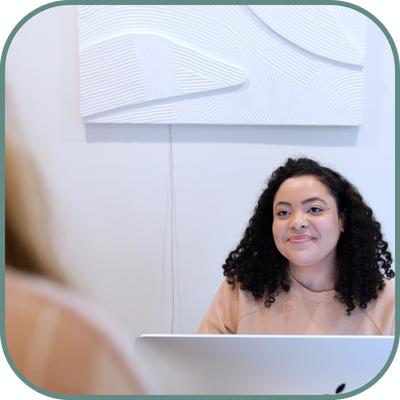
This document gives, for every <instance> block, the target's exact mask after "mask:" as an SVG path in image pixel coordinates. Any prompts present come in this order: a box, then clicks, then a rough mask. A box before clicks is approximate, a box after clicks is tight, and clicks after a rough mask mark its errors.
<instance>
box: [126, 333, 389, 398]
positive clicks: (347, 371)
mask: <svg viewBox="0 0 400 400" xmlns="http://www.w3.org/2000/svg"><path fill="white" fill-rule="evenodd" d="M393 343H394V336H309V335H204V334H202V335H191V334H190V335H189V334H152V335H149V334H146V335H140V336H139V337H138V338H137V339H136V340H135V343H134V351H135V353H134V354H135V361H136V362H137V363H138V364H139V365H140V366H141V367H142V369H143V370H144V372H145V373H146V374H147V379H149V380H150V381H152V384H153V385H155V386H156V387H157V389H156V392H157V393H156V394H166V395H324V394H335V393H348V392H351V391H353V390H356V389H359V388H361V387H362V386H364V385H365V384H367V383H369V382H370V381H371V380H372V379H373V378H374V377H375V376H376V375H377V374H378V373H379V372H380V371H381V370H382V368H383V367H384V366H385V364H386V362H387V361H388V358H389V356H390V354H391V351H392V347H393Z"/></svg>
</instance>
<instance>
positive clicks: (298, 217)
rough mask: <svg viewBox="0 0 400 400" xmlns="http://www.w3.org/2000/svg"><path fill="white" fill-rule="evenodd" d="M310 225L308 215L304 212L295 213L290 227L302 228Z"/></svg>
mask: <svg viewBox="0 0 400 400" xmlns="http://www.w3.org/2000/svg"><path fill="white" fill-rule="evenodd" d="M307 227H308V219H307V215H305V214H304V213H297V214H294V215H293V219H292V220H291V221H290V229H293V230H300V229H305V228H307Z"/></svg>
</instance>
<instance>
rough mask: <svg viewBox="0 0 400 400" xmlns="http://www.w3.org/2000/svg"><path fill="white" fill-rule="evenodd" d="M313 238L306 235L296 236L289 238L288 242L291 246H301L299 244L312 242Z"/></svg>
mask: <svg viewBox="0 0 400 400" xmlns="http://www.w3.org/2000/svg"><path fill="white" fill-rule="evenodd" d="M313 239H314V238H313V237H312V236H308V235H297V236H291V237H290V238H289V239H288V241H289V242H290V243H293V244H301V243H306V242H309V241H311V240H313Z"/></svg>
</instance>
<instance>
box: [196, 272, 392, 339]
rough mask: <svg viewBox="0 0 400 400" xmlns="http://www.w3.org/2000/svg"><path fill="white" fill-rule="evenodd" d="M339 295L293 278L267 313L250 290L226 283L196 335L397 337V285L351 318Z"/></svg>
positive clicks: (385, 291)
mask: <svg viewBox="0 0 400 400" xmlns="http://www.w3.org/2000/svg"><path fill="white" fill-rule="evenodd" d="M335 294H336V292H335V291H334V290H328V291H324V292H313V291H311V290H309V289H307V288H305V287H304V286H302V285H301V284H300V283H299V282H297V281H295V280H294V279H292V281H291V283H290V291H289V292H287V293H286V292H284V293H281V294H280V295H279V296H278V297H277V298H276V301H275V303H273V304H272V305H271V307H269V308H267V307H265V305H264V301H265V300H264V299H260V300H256V299H255V298H254V297H253V295H252V294H251V293H250V292H248V291H243V290H240V289H239V288H238V286H237V285H236V288H235V289H233V290H232V286H231V285H229V284H228V283H227V282H226V281H224V282H223V283H222V285H221V286H220V288H219V290H218V292H217V293H216V295H215V297H214V299H213V300H212V302H211V305H210V307H209V309H208V311H207V312H206V314H205V316H204V318H203V320H202V322H201V323H200V325H199V327H198V328H197V331H196V333H225V334H232V333H241V334H309V335H394V326H395V323H394V321H395V301H394V299H395V285H394V283H393V282H391V281H389V280H388V281H386V286H385V289H384V290H383V291H382V292H380V294H379V297H378V299H377V300H376V301H373V302H372V303H370V304H368V307H367V308H366V309H365V310H363V309H361V308H359V307H356V308H355V309H354V310H353V311H352V312H351V315H350V316H348V315H347V314H346V308H347V307H346V306H345V305H343V304H341V303H340V302H339V301H338V299H337V298H335Z"/></svg>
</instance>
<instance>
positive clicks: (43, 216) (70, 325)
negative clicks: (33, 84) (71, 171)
mask: <svg viewBox="0 0 400 400" xmlns="http://www.w3.org/2000/svg"><path fill="white" fill-rule="evenodd" d="M5 188H6V192H5V259H6V268H5V338H6V343H7V349H5V354H6V355H9V356H10V358H11V359H10V358H9V361H10V364H11V366H12V367H13V369H14V371H16V372H17V373H18V372H19V374H20V376H21V375H22V376H23V377H24V379H25V378H26V379H27V380H28V381H30V382H31V383H32V384H34V385H35V386H36V387H38V388H40V389H44V390H46V391H48V392H52V393H57V394H62V395H119V394H123V395H132V394H148V393H152V390H153V389H152V387H151V386H150V384H148V383H147V382H146V383H145V381H144V378H143V377H142V376H141V374H139V372H138V370H137V367H136V365H135V364H134V363H133V354H132V353H133V351H132V343H131V340H130V338H129V337H127V336H126V335H125V333H124V332H121V331H120V330H119V329H118V328H116V327H115V322H114V321H113V320H112V319H111V318H109V317H108V316H107V315H106V314H105V313H104V312H103V311H102V310H101V309H100V308H98V307H97V306H96V305H95V304H93V303H91V302H89V301H88V300H86V299H85V298H84V297H83V296H80V295H78V294H77V293H75V292H74V291H73V290H71V289H69V288H68V287H67V285H66V281H67V279H66V278H65V277H64V276H63V274H62V273H61V271H62V270H61V268H60V267H59V266H58V265H57V261H56V257H55V256H54V254H53V252H52V246H51V245H50V243H51V237H50V231H49V230H48V229H47V222H49V221H48V218H47V207H46V201H45V200H46V197H47V196H45V194H44V193H45V192H44V188H43V185H42V183H41V180H40V179H39V176H38V174H37V173H36V169H35V165H34V163H33V162H32V161H31V159H30V158H29V156H28V154H27V153H25V152H24V151H22V148H21V147H20V146H19V145H17V144H16V143H14V142H12V141H10V139H9V138H7V137H6V149H5ZM11 360H12V362H11Z"/></svg>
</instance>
